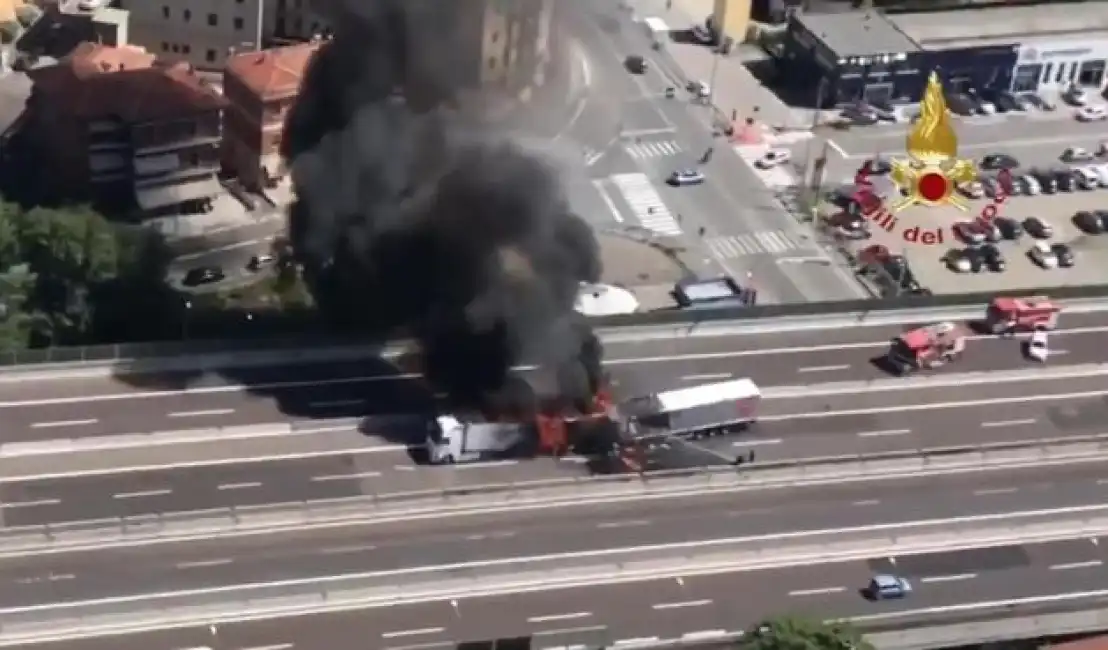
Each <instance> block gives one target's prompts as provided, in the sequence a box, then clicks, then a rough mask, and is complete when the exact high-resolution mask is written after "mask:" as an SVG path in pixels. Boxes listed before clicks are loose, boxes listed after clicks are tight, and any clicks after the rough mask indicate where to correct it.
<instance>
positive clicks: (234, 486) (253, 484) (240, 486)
mask: <svg viewBox="0 0 1108 650" xmlns="http://www.w3.org/2000/svg"><path fill="white" fill-rule="evenodd" d="M261 486H262V484H261V482H260V481H247V482H245V483H224V484H222V485H220V486H219V487H217V488H216V489H217V490H249V489H251V488H260V487H261Z"/></svg>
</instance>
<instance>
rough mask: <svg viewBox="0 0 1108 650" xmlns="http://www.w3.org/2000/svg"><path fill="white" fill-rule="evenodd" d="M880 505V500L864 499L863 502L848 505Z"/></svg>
mask: <svg viewBox="0 0 1108 650" xmlns="http://www.w3.org/2000/svg"><path fill="white" fill-rule="evenodd" d="M879 503H881V500H880V499H866V500H865V501H855V502H854V503H852V504H850V505H852V506H875V505H878V504H879Z"/></svg>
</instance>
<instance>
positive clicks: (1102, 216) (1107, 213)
mask: <svg viewBox="0 0 1108 650" xmlns="http://www.w3.org/2000/svg"><path fill="white" fill-rule="evenodd" d="M1093 216H1095V217H1096V218H1097V219H1099V220H1100V229H1101V230H1103V231H1105V232H1108V210H1093Z"/></svg>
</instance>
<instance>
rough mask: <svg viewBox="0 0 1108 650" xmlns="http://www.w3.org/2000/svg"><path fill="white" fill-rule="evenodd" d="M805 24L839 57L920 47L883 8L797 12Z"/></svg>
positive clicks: (914, 49)
mask: <svg viewBox="0 0 1108 650" xmlns="http://www.w3.org/2000/svg"><path fill="white" fill-rule="evenodd" d="M795 20H796V21H797V23H799V24H800V25H801V26H802V27H804V28H805V29H807V30H808V31H810V32H811V33H813V34H815V35H816V36H817V37H818V38H819V39H820V40H822V41H823V43H824V44H825V45H827V47H829V48H831V50H832V51H833V52H834V53H835V56H838V57H842V58H845V57H851V56H872V55H875V54H894V53H898V52H916V51H918V50H919V49H920V46H919V44H917V43H916V42H915V41H914V40H912V38H911V37H909V36H908V35H907V34H905V33H904V32H903V31H901V29H900V28H899V27H898V26H897V25H896V24H895V23H894V22H892V21H891V20H890V19H889V17H888V16H886V15H885V14H884V13H882V12H880V11H867V12H865V13H861V14H860V13H857V12H850V13H840V14H807V13H801V14H798V15H797V16H796V18H795Z"/></svg>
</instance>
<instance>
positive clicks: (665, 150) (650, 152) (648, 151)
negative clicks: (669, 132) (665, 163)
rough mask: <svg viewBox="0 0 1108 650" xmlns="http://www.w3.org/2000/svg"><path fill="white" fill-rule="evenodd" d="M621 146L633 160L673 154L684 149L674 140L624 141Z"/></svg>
mask: <svg viewBox="0 0 1108 650" xmlns="http://www.w3.org/2000/svg"><path fill="white" fill-rule="evenodd" d="M623 148H624V149H626V150H627V154H628V155H629V156H631V157H632V158H634V159H635V160H645V159H647V158H664V157H666V156H675V155H677V154H679V153H681V152H682V151H683V150H684V149H683V148H682V147H681V145H680V143H678V142H677V141H676V140H651V141H646V142H627V143H624V145H623Z"/></svg>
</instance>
